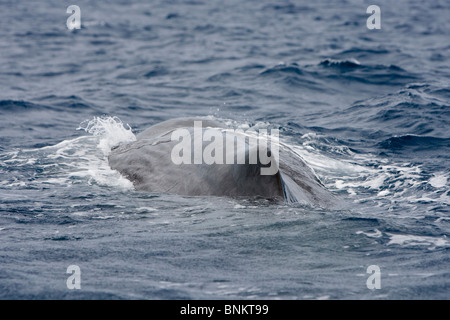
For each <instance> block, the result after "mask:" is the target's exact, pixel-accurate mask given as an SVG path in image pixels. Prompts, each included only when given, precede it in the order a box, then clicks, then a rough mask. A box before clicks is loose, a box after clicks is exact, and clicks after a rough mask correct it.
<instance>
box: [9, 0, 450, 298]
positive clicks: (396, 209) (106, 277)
mask: <svg viewBox="0 0 450 320" xmlns="http://www.w3.org/2000/svg"><path fill="white" fill-rule="evenodd" d="M71 4H74V5H78V6H79V7H80V9H81V29H79V30H72V31H70V30H68V28H67V26H66V20H67V18H68V17H69V16H70V14H69V13H66V9H67V7H68V6H69V5H71ZM371 4H374V3H372V2H370V3H369V2H367V1H356V0H348V1H344V0H339V1H327V2H325V1H313V2H311V1H294V0H292V1H285V0H280V1H270V0H263V1H260V0H258V1H256V0H245V1H237V0H227V1H216V0H211V1H210V0H208V1H203V0H192V1H177V0H164V1H163V0H155V1H153V0H152V1H149V2H142V1H137V0H130V1H124V0H110V1H86V0H77V1H74V2H73V3H66V2H61V1H56V0H43V1H39V2H35V1H20V2H19V1H12V0H2V1H1V3H0V298H1V299H448V298H449V297H450V267H449V266H450V238H449V236H450V212H449V203H450V191H449V185H450V183H449V172H450V169H449V168H450V166H449V165H450V130H449V123H450V112H449V110H450V86H449V77H450V65H449V58H450V37H449V34H450V21H449V19H448V17H449V16H450V3H449V2H448V1H444V0H443V1H438V0H432V1H426V2H424V1H416V0H411V1H405V0H400V1H384V0H381V1H377V3H376V4H377V5H378V6H379V7H380V9H381V29H379V30H369V29H368V28H367V27H366V20H367V18H368V17H369V16H370V15H369V14H367V13H366V9H367V7H368V6H369V5H371ZM186 116H208V117H212V118H217V119H223V120H225V121H228V122H229V123H230V124H232V125H233V126H234V127H239V128H250V127H265V128H277V129H279V130H280V139H282V140H283V141H284V142H285V143H287V144H289V145H291V146H292V148H294V149H295V150H296V151H297V153H298V154H299V156H300V157H302V158H303V159H304V160H305V161H306V162H307V163H308V165H309V166H310V167H311V168H312V169H313V170H314V171H315V173H316V174H317V176H318V177H319V178H320V179H321V181H322V182H323V183H324V184H325V186H326V187H327V188H328V189H329V190H330V191H331V192H333V193H334V194H335V195H336V196H337V197H339V198H340V199H342V201H344V202H345V203H346V204H348V205H347V208H345V209H340V208H339V209H327V210H324V209H320V208H313V207H308V206H302V205H291V204H289V205H288V204H284V203H274V202H271V201H265V200H252V199H231V198H220V197H185V196H177V195H170V194H157V193H144V192H137V191H135V190H134V189H133V186H132V184H131V182H130V181H128V180H127V179H125V178H124V177H121V176H120V174H119V173H118V172H116V171H113V170H111V169H110V168H109V166H108V161H107V156H108V154H109V152H110V150H111V148H112V147H114V146H115V145H117V144H119V143H121V142H126V141H131V140H133V139H134V138H135V136H136V135H137V134H138V133H139V132H142V131H143V130H145V129H146V128H147V127H149V126H151V125H153V124H156V123H159V122H161V121H164V120H167V119H172V118H175V117H186ZM71 265H76V266H78V267H79V268H80V271H81V275H80V280H81V288H80V289H72V290H71V289H68V286H67V279H68V278H69V276H70V274H68V273H66V271H67V268H68V267H69V266H71ZM370 266H377V267H378V268H379V270H380V274H379V275H380V278H379V279H380V280H381V281H380V283H379V284H380V286H379V289H376V288H375V289H370V288H369V287H371V286H370V283H371V282H370V281H369V286H368V284H367V282H368V279H369V276H371V273H367V270H368V268H369V267H370Z"/></svg>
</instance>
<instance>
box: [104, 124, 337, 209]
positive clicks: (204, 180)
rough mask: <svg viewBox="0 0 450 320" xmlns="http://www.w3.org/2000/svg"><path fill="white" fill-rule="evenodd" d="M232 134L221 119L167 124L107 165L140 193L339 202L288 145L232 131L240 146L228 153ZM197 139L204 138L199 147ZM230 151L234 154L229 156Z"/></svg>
mask: <svg viewBox="0 0 450 320" xmlns="http://www.w3.org/2000/svg"><path fill="white" fill-rule="evenodd" d="M199 122H201V125H202V127H201V128H200V129H198V128H197V127H196V125H197V124H198V123H199ZM208 130H209V131H208ZM212 130H215V131H212ZM229 131H230V127H229V126H228V125H227V124H225V123H224V122H222V121H220V120H217V119H209V118H180V119H172V120H167V121H164V122H161V123H159V124H156V125H154V126H151V127H150V128H148V129H146V130H145V131H143V132H142V133H140V134H139V135H138V136H137V140H136V141H134V142H131V143H127V144H124V145H120V146H118V147H116V148H114V149H113V150H111V153H110V154H109V156H108V161H109V165H110V167H111V168H112V169H114V170H117V171H119V172H120V173H121V174H122V175H123V176H124V177H126V178H127V179H129V180H130V181H132V182H133V185H134V187H135V189H136V190H138V191H147V192H156V193H172V194H179V195H187V196H222V197H240V198H241V197H246V198H253V197H259V198H270V199H275V200H282V201H285V202H288V203H295V202H298V203H302V204H307V205H312V206H318V207H324V208H329V207H331V206H333V205H335V203H336V198H335V197H334V196H333V195H332V194H331V193H330V192H329V191H328V190H327V189H326V188H325V187H324V185H323V184H322V183H321V182H320V180H319V179H318V177H317V176H316V175H315V173H314V172H313V170H312V169H311V168H310V167H309V166H308V165H307V164H306V163H305V162H304V161H303V159H302V158H301V157H300V156H299V155H298V154H297V153H295V152H294V151H293V150H292V149H291V148H289V147H288V146H287V145H284V144H281V143H279V141H270V143H269V142H268V141H269V140H267V141H266V142H265V143H264V144H255V143H254V142H255V141H259V140H258V139H260V138H261V137H256V138H255V135H254V134H253V137H252V136H251V135H250V134H248V133H243V132H239V133H236V132H233V134H234V135H233V136H232V137H233V140H232V141H231V146H232V147H233V148H234V147H236V148H235V149H230V148H229V147H230V144H229V141H225V137H226V136H227V134H228V133H229ZM206 136H208V138H207V139H204V138H205V137H206ZM199 137H201V138H203V139H202V140H201V141H200V143H199V142H198V140H196V139H197V138H199ZM221 137H224V141H221ZM249 138H250V139H249ZM257 138H258V139H257ZM252 139H253V140H252ZM251 141H253V144H252V143H251ZM211 146H213V147H211ZM239 146H240V147H239ZM239 148H240V149H239ZM275 149H276V150H275ZM231 150H233V151H236V152H234V153H233V154H232V155H231V156H230V152H231ZM196 151H198V153H199V154H200V157H199V156H198V154H196ZM275 151H276V152H275ZM202 156H203V158H202ZM206 156H209V160H208V158H207V157H206ZM227 160H228V161H227ZM269 169H272V170H269ZM263 170H266V171H263ZM264 172H266V174H263V173H264Z"/></svg>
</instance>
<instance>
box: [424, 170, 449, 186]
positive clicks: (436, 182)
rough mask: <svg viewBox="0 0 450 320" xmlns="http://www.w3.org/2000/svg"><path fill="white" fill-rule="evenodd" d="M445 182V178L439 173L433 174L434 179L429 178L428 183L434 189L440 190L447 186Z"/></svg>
mask: <svg viewBox="0 0 450 320" xmlns="http://www.w3.org/2000/svg"><path fill="white" fill-rule="evenodd" d="M447 180H448V179H447V177H446V176H445V175H444V174H443V173H442V172H441V173H438V174H434V177H433V178H431V179H430V180H429V181H428V183H429V184H431V185H432V186H433V187H435V188H442V187H445V186H446V185H447Z"/></svg>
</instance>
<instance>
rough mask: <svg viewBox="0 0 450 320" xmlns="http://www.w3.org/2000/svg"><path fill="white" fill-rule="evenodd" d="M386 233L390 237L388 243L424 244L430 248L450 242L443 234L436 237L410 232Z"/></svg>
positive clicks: (447, 244)
mask: <svg viewBox="0 0 450 320" xmlns="http://www.w3.org/2000/svg"><path fill="white" fill-rule="evenodd" d="M387 235H388V236H389V237H390V240H389V242H388V245H400V246H426V247H430V249H434V248H436V247H447V246H450V243H449V241H448V240H447V239H446V237H445V236H443V237H440V238H438V237H430V236H415V235H410V234H392V233H387Z"/></svg>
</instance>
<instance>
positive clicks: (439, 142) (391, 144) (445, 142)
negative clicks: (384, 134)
mask: <svg viewBox="0 0 450 320" xmlns="http://www.w3.org/2000/svg"><path fill="white" fill-rule="evenodd" d="M379 145H380V146H381V147H382V148H384V149H389V150H395V149H406V148H413V149H414V151H419V150H420V151H428V150H430V149H431V150H433V149H436V148H442V147H449V146H450V138H438V137H431V136H419V135H413V134H406V135H401V136H395V137H391V138H388V139H386V140H384V141H382V142H380V144H379Z"/></svg>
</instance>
